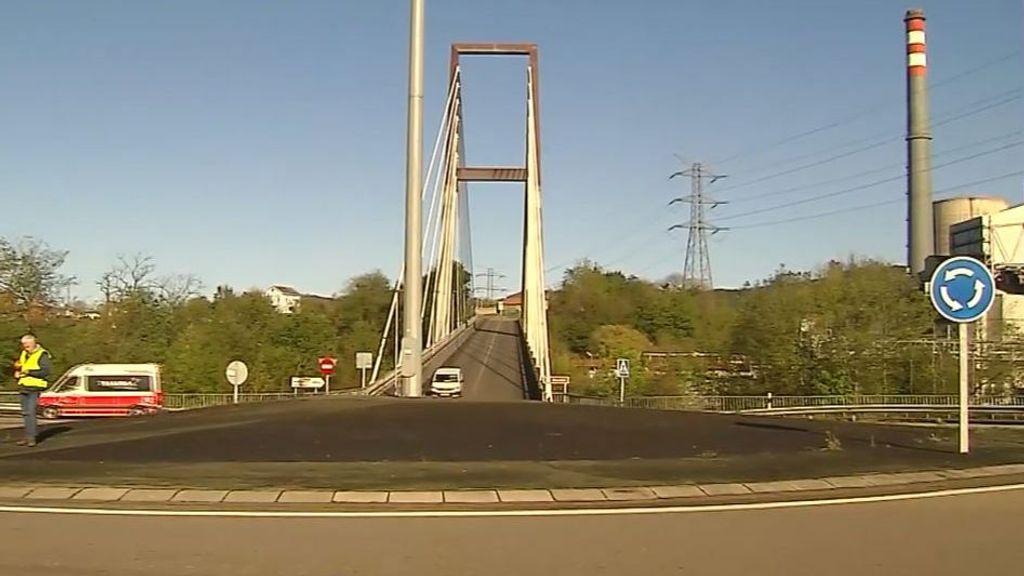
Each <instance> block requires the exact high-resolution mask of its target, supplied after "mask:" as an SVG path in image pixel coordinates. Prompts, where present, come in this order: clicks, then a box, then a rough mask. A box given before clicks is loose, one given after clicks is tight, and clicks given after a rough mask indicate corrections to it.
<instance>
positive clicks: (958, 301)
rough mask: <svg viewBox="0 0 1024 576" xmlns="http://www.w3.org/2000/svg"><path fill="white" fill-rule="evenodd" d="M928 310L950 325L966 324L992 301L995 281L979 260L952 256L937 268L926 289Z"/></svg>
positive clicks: (985, 310) (973, 319)
mask: <svg viewBox="0 0 1024 576" xmlns="http://www.w3.org/2000/svg"><path fill="white" fill-rule="evenodd" d="M928 294H929V296H931V300H932V306H934V307H935V310H936V311H937V312H938V313H939V314H941V315H942V317H943V318H945V319H947V320H949V321H950V322H956V323H970V322H974V321H975V320H978V319H979V318H981V317H982V316H984V315H985V313H986V312H988V310H989V308H991V307H992V303H993V302H994V301H995V294H996V280H995V278H994V277H993V276H992V272H991V271H990V270H989V269H988V267H987V266H985V264H984V263H983V262H981V261H980V260H977V259H975V258H971V257H970V256H955V257H953V258H950V259H949V260H946V261H945V262H943V263H942V264H939V265H938V267H936V268H935V272H933V273H932V279H931V286H930V288H929V289H928Z"/></svg>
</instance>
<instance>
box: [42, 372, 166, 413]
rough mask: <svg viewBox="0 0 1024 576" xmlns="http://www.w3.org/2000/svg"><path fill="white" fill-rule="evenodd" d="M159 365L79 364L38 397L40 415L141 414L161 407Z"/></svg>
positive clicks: (161, 394)
mask: <svg viewBox="0 0 1024 576" xmlns="http://www.w3.org/2000/svg"><path fill="white" fill-rule="evenodd" d="M163 404H164V395H163V392H162V391H161V389H160V365H159V364H79V365H78V366H75V367H73V368H71V369H70V370H68V371H67V372H65V373H64V375H63V376H61V377H60V378H58V379H57V381H56V382H54V384H53V386H52V387H51V388H50V389H49V390H47V391H46V392H43V393H42V394H40V396H39V413H40V414H41V415H42V416H43V418H62V417H65V416H141V415H143V414H153V413H156V412H159V411H160V410H161V409H162V408H163Z"/></svg>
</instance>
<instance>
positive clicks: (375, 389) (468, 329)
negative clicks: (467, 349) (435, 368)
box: [362, 316, 477, 396]
mask: <svg viewBox="0 0 1024 576" xmlns="http://www.w3.org/2000/svg"><path fill="white" fill-rule="evenodd" d="M476 320H477V316H474V317H472V318H470V319H469V322H466V325H465V326H463V327H462V328H459V329H458V330H455V331H454V332H452V333H451V334H449V335H448V336H447V337H446V338H445V339H444V340H441V341H440V342H437V343H435V344H434V345H433V346H431V347H430V348H429V349H428V350H424V351H423V356H422V359H421V361H422V362H423V364H424V366H426V364H427V362H430V361H431V360H433V359H434V358H436V357H437V356H438V355H439V354H440V353H441V352H442V351H448V350H451V351H454V350H458V348H459V346H461V345H462V344H463V343H464V342H465V341H466V338H468V337H469V336H470V335H472V334H473V333H474V332H475V328H476ZM453 345H454V347H453ZM424 372H426V371H424ZM397 384H398V371H397V370H391V371H390V372H388V373H386V374H384V375H383V376H381V377H380V378H378V379H377V381H376V382H374V383H372V384H370V385H368V386H367V387H366V389H365V390H363V392H362V393H363V394H365V395H367V396H380V395H382V394H387V393H388V392H392V391H394V390H395V387H396V386H397Z"/></svg>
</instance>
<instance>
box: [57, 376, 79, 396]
mask: <svg viewBox="0 0 1024 576" xmlns="http://www.w3.org/2000/svg"><path fill="white" fill-rule="evenodd" d="M81 391H82V379H81V378H79V377H78V376H64V377H63V378H61V379H60V380H58V381H57V383H56V384H54V385H53V390H51V392H64V393H68V392H81Z"/></svg>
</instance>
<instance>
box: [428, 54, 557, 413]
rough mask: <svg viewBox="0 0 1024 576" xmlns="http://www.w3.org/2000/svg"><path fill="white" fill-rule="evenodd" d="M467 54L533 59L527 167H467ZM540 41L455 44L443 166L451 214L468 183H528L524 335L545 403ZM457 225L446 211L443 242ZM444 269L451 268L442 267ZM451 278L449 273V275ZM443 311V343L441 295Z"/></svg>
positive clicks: (453, 239)
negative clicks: (462, 74) (448, 136)
mask: <svg viewBox="0 0 1024 576" xmlns="http://www.w3.org/2000/svg"><path fill="white" fill-rule="evenodd" d="M463 56H518V57H526V58H527V67H526V154H525V158H524V159H523V164H522V165H521V166H466V165H465V162H464V159H465V153H464V152H465V140H464V139H463V138H462V134H461V132H462V119H461V114H462V106H461V103H462V96H461V91H460V86H461V84H460V82H459V76H460V71H461V67H460V62H461V58H462V57H463ZM538 63H539V62H538V54H537V46H536V44H453V45H452V48H451V61H450V68H449V85H450V86H453V87H454V89H455V97H454V103H455V105H454V110H453V112H454V118H453V122H451V125H452V126H454V127H455V129H454V130H453V134H452V136H451V138H452V139H451V140H449V146H448V154H449V158H448V161H447V162H444V163H443V165H444V166H445V167H446V170H447V174H446V175H445V176H444V181H445V182H446V184H447V185H446V186H445V188H444V189H445V190H446V191H450V192H449V194H450V196H449V197H448V199H447V201H444V202H442V206H448V207H449V210H448V211H447V214H448V215H449V218H451V219H453V218H456V217H458V215H459V210H458V209H457V207H458V206H459V205H460V204H462V203H461V202H459V201H458V195H459V194H465V186H466V185H467V184H469V183H471V182H522V183H523V185H524V189H525V190H524V191H525V194H524V210H523V211H524V214H523V216H524V217H523V274H522V279H523V280H522V294H523V311H522V319H521V322H522V329H523V338H524V340H525V341H526V345H527V349H528V352H529V354H530V355H531V357H532V360H533V365H534V367H535V369H536V372H537V378H538V381H539V383H540V386H541V391H542V396H543V399H544V400H545V401H551V385H550V382H549V380H550V378H549V377H550V375H551V357H550V352H549V347H548V321H547V298H546V289H545V288H546V282H545V279H544V233H543V207H542V195H541V153H540V115H539V97H538V96H539V93H540V80H539V66H538ZM457 229H458V226H456V225H455V224H454V223H453V222H451V221H449V222H446V221H445V212H442V219H441V230H442V231H444V232H443V240H442V246H444V245H445V244H444V243H448V244H449V245H451V246H454V245H455V244H456V243H457V234H456V230H457ZM446 253H447V254H451V253H452V250H451V249H448V250H447V251H446V250H442V251H441V254H442V261H441V264H442V265H445V266H452V265H453V263H452V259H451V257H450V256H449V257H445V256H444V255H445V254H446ZM439 269H441V270H444V269H445V268H439ZM446 276H448V275H446ZM434 302H435V306H436V307H437V310H436V311H435V312H433V314H436V318H437V319H438V320H439V322H437V323H436V324H434V323H432V324H434V325H436V326H437V327H438V330H439V331H438V332H435V333H433V334H432V335H431V336H432V338H431V339H432V340H433V341H435V342H436V341H438V339H440V338H443V337H444V336H445V333H446V332H447V331H450V328H449V327H450V326H452V322H451V321H450V320H449V319H450V318H451V317H452V314H451V311H450V310H448V309H446V308H447V307H448V306H450V305H451V302H450V300H448V299H444V298H440V299H435V300H434Z"/></svg>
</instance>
